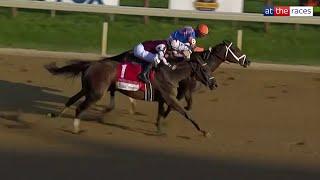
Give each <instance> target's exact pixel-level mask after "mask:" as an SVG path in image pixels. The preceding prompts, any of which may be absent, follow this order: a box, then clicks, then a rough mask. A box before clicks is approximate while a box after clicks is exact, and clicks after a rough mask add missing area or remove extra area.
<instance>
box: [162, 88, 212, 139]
mask: <svg viewBox="0 0 320 180" xmlns="http://www.w3.org/2000/svg"><path fill="white" fill-rule="evenodd" d="M161 94H162V96H163V98H164V100H165V102H166V103H167V104H168V106H169V107H171V108H172V109H174V110H176V111H177V112H179V113H180V114H181V115H183V116H184V117H185V118H186V119H188V120H189V121H190V122H191V123H192V124H193V126H194V127H195V128H196V129H197V130H198V131H200V132H201V133H202V134H203V135H204V136H206V137H207V136H210V133H208V132H206V131H204V130H202V129H201V128H200V126H199V125H198V124H197V123H196V122H195V121H194V120H193V119H192V118H191V116H190V115H189V114H188V113H187V112H186V110H185V109H184V108H183V107H181V105H180V104H179V103H178V101H177V100H176V97H171V96H170V95H169V94H167V93H166V91H164V90H163V91H162V93H161Z"/></svg>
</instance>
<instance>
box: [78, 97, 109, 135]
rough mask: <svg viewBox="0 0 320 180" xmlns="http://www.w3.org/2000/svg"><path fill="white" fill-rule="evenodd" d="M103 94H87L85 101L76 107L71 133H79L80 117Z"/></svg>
mask: <svg viewBox="0 0 320 180" xmlns="http://www.w3.org/2000/svg"><path fill="white" fill-rule="evenodd" d="M102 96H103V94H101V93H100V94H87V95H86V99H85V100H84V101H83V102H82V103H81V104H80V105H79V106H78V107H77V109H76V115H75V119H74V121H73V132H74V133H75V134H78V133H79V132H80V116H81V115H82V113H83V112H84V111H85V110H86V109H88V108H89V107H90V105H92V104H93V103H95V102H97V101H98V100H99V99H101V97H102Z"/></svg>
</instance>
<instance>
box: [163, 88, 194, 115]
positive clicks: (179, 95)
mask: <svg viewBox="0 0 320 180" xmlns="http://www.w3.org/2000/svg"><path fill="white" fill-rule="evenodd" d="M186 89H187V85H185V83H184V82H181V83H179V87H178V89H177V91H178V93H177V99H178V100H179V101H180V100H181V99H182V98H183V97H186V93H187V92H186ZM186 101H187V100H186ZM187 103H188V101H187ZM171 110H172V109H171V107H170V106H168V108H167V110H166V112H165V113H164V115H163V117H164V118H167V117H168V115H169V113H170V112H171Z"/></svg>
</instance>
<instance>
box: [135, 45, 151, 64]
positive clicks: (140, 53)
mask: <svg viewBox="0 0 320 180" xmlns="http://www.w3.org/2000/svg"><path fill="white" fill-rule="evenodd" d="M133 53H134V55H135V56H136V57H138V58H140V59H143V60H145V61H147V62H153V61H154V60H156V59H157V55H156V54H153V53H151V52H149V51H146V50H145V49H144V47H143V45H142V44H141V43H140V44H138V45H137V46H135V47H134V49H133Z"/></svg>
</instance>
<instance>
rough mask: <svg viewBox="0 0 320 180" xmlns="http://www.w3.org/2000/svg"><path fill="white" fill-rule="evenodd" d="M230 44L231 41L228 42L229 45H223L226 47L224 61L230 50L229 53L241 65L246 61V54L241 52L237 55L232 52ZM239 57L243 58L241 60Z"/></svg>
mask: <svg viewBox="0 0 320 180" xmlns="http://www.w3.org/2000/svg"><path fill="white" fill-rule="evenodd" d="M231 46H232V42H231V43H230V44H229V46H227V45H225V47H226V54H225V56H224V61H225V60H226V59H227V57H228V53H229V52H230V53H231V55H232V56H233V57H234V59H236V60H237V61H238V62H239V64H241V65H243V64H244V63H245V62H246V58H247V56H246V55H245V54H243V55H242V56H240V57H238V56H236V55H235V54H234V52H233V51H232V50H231ZM241 59H243V61H240V60H241Z"/></svg>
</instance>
